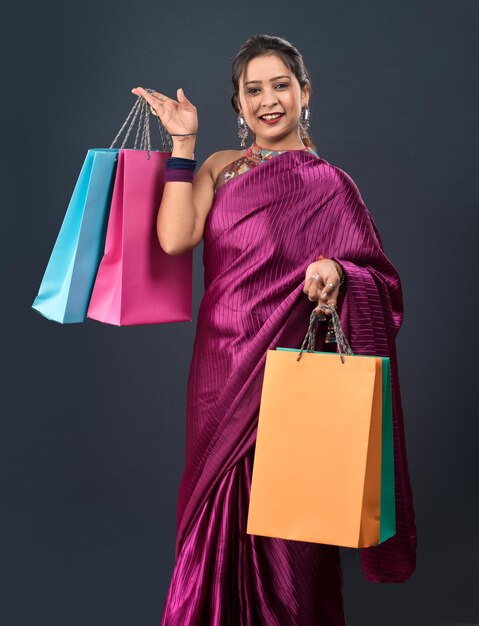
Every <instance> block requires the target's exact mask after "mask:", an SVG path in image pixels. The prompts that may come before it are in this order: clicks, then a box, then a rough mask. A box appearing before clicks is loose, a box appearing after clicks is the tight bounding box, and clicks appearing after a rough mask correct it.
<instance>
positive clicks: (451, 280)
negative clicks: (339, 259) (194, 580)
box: [1, 0, 479, 626]
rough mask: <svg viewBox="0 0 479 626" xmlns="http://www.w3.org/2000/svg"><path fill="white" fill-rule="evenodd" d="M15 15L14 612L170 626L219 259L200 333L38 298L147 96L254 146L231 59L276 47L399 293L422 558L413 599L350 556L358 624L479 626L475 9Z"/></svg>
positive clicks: (6, 26) (16, 616) (6, 361)
mask: <svg viewBox="0 0 479 626" xmlns="http://www.w3.org/2000/svg"><path fill="white" fill-rule="evenodd" d="M4 18H5V19H4V23H3V35H2V38H1V46H2V59H3V72H2V73H3V83H4V84H3V98H2V103H3V104H2V108H4V112H3V116H2V119H3V122H4V124H3V130H4V137H5V139H4V150H3V151H2V159H3V167H2V169H1V171H2V179H3V184H2V191H3V193H2V201H3V202H2V204H3V206H2V221H3V230H2V232H3V237H2V243H3V246H2V256H3V263H2V264H1V266H2V285H3V289H4V291H3V299H2V301H3V306H2V307H1V309H2V318H3V323H2V326H1V328H2V335H3V337H2V355H3V359H2V361H3V365H4V369H3V376H2V383H3V385H2V398H3V407H4V408H3V411H2V414H3V419H2V422H1V423H2V433H3V435H2V437H1V455H2V456H1V461H2V479H1V486H2V492H3V493H2V515H1V518H2V524H3V526H4V528H3V532H2V538H3V542H2V543H3V547H2V559H1V561H2V565H3V567H2V570H3V574H4V584H3V586H2V590H3V594H2V595H3V599H2V602H1V606H2V609H1V610H2V613H3V614H4V615H3V618H2V622H3V623H4V624H7V625H8V626H17V625H22V626H23V625H26V624H31V623H35V624H37V625H38V626H40V625H41V626H43V625H48V626H57V625H58V626H60V625H61V626H67V625H68V626H80V625H82V626H83V625H86V624H88V625H89V626H109V625H110V624H111V625H113V624H114V625H115V626H149V625H152V626H154V625H155V624H158V623H159V619H160V615H161V610H162V607H163V602H164V598H165V594H166V590H167V587H168V583H169V580H170V576H171V573H172V569H173V560H174V540H175V515H176V497H177V489H178V485H179V480H180V477H181V471H182V468H183V460H184V448H183V445H184V414H185V391H186V382H187V374H188V366H189V359H190V356H191V350H192V343H193V338H194V332H195V321H196V313H197V308H198V304H199V301H200V298H201V295H202V292H203V282H202V281H203V275H202V264H201V253H202V245H201V244H200V246H199V247H198V248H197V249H196V250H195V254H194V260H195V269H194V318H193V322H192V323H177V324H168V325H152V326H137V327H123V328H117V327H113V326H109V325H106V324H101V323H99V322H96V321H93V320H87V321H86V322H85V323H84V324H72V325H61V324H57V323H54V322H51V321H49V320H47V319H46V318H43V317H42V316H40V315H39V314H38V313H37V312H35V311H34V310H33V309H32V308H31V304H32V302H33V300H34V298H35V296H36V294H37V292H38V288H39V285H40V282H41V279H42V277H43V272H44V270H45V267H46V264H47V261H48V259H49V256H50V253H51V249H52V246H53V244H54V241H55V239H56V236H57V233H58V229H59V227H60V225H61V222H62V219H63V216H64V213H65V210H66V207H67V204H68V201H69V199H70V195H71V192H72V190H73V187H74V184H75V181H76V178H77V176H78V173H79V170H80V167H81V165H82V163H83V160H84V157H85V154H86V151H87V149H88V148H89V147H105V146H109V145H110V143H111V141H112V139H113V137H114V136H115V134H116V132H117V130H118V129H119V127H120V126H121V124H122V122H123V120H124V118H125V116H126V114H127V112H128V111H129V110H130V107H131V106H132V104H133V102H134V100H135V97H134V96H133V95H132V94H131V93H130V89H131V88H132V87H134V86H136V85H143V86H149V87H154V88H156V89H160V90H162V91H163V92H165V93H166V94H168V95H169V96H171V97H176V89H177V88H178V87H183V88H184V89H185V92H186V95H187V96H188V97H189V98H190V100H191V101H192V102H193V103H194V104H195V105H196V106H197V108H198V111H199V128H200V132H199V135H198V142H197V148H196V151H195V157H196V158H197V159H198V160H199V162H200V163H201V162H202V161H203V160H204V159H205V158H206V157H207V156H208V155H209V154H211V153H212V152H214V151H216V150H221V149H227V148H229V149H238V148H239V147H240V146H239V139H238V137H237V134H236V118H235V114H234V112H233V110H232V108H231V106H230V102H229V98H230V94H231V79H230V67H231V61H232V59H233V57H234V54H235V53H236V51H237V50H238V48H239V46H240V45H241V43H242V42H243V41H244V40H245V39H246V38H247V37H249V36H250V35H253V34H257V33H266V34H270V35H278V36H281V37H284V38H286V39H288V40H289V41H291V42H292V43H293V44H294V45H296V46H297V47H298V48H299V49H300V51H301V52H302V53H303V55H304V58H305V61H306V64H307V66H308V67H309V69H310V72H311V74H312V80H313V96H312V100H311V108H312V123H311V130H312V135H313V139H314V141H315V142H316V145H317V146H318V150H319V153H320V155H321V156H322V157H323V158H325V159H327V160H328V161H329V162H330V163H333V164H335V165H338V166H339V167H341V168H342V169H344V170H345V171H347V172H348V173H349V174H350V175H351V176H352V178H353V179H354V180H355V182H356V183H357V185H358V187H359V189H360V191H361V194H362V196H363V199H364V200H365V202H366V204H367V206H368V208H369V210H370V211H371V213H372V215H373V217H374V219H375V221H376V223H377V225H378V227H379V229H380V232H381V235H382V238H383V243H384V245H385V249H386V253H387V255H388V257H389V258H390V259H391V261H392V262H393V264H394V265H395V266H396V268H397V269H398V271H399V272H400V275H401V278H402V283H403V290H404V302H405V309H406V314H405V320H404V325H403V328H402V330H401V332H400V334H399V338H398V353H399V367H400V376H401V387H402V398H403V405H404V412H405V420H406V429H407V442H408V453H409V463H410V471H411V477H412V482H413V489H414V497H415V509H416V514H417V524H418V542H419V547H418V568H417V571H416V573H415V574H414V576H413V578H412V579H411V580H410V581H409V582H408V583H407V584H405V585H375V584H370V583H366V582H365V581H364V580H363V577H362V574H361V572H360V570H359V564H358V555H357V553H356V552H355V551H353V550H350V551H348V550H345V551H344V552H343V567H344V575H345V603H346V614H347V623H348V625H349V626H360V625H361V626H362V625H363V624H364V625H368V626H376V625H378V626H379V625H384V624H393V625H394V624H436V623H437V624H439V623H442V624H445V623H461V622H468V623H471V622H479V602H478V598H477V589H478V582H479V581H478V577H477V571H478V551H477V547H478V539H477V534H478V533H477V519H478V513H479V511H478V503H477V479H478V464H477V440H478V426H477V410H476V407H475V402H474V401H475V392H476V390H477V382H476V380H477V379H476V377H475V375H474V365H475V357H476V354H475V347H476V342H475V336H474V329H473V322H475V318H476V311H477V296H476V292H477V287H476V282H477V281H476V278H477V262H476V255H477V227H478V217H477V215H478V208H479V206H478V205H479V203H478V200H479V196H478V184H477V172H478V159H477V154H478V148H479V146H478V132H477V131H478V122H477V116H478V110H479V102H478V84H477V67H478V24H479V3H478V2H476V1H472V0H469V1H467V0H455V1H454V2H452V1H445V0H437V1H426V0H414V1H411V0H407V1H405V0H402V1H384V0H367V1H363V2H352V1H342V2H325V1H323V0H315V1H312V0H309V1H307V2H301V3H291V2H285V1H284V0H276V1H275V2H265V3H260V2H251V1H249V0H246V1H243V2H241V3H228V2H226V1H224V0H223V2H218V1H217V0H210V1H209V2H208V3H207V4H206V3H198V2H192V1H191V0H184V1H183V2H182V3H166V2H161V1H160V2H149V1H147V0H138V1H137V2H136V3H133V2H124V1H123V0H116V2H113V1H107V0H97V1H96V2H93V1H91V0H86V2H84V3H73V2H66V3H65V2H58V1H56V0H54V1H52V2H46V3H32V2H27V3H16V4H15V5H10V6H9V7H8V10H7V12H6V13H5V15H4ZM157 145H158V144H157Z"/></svg>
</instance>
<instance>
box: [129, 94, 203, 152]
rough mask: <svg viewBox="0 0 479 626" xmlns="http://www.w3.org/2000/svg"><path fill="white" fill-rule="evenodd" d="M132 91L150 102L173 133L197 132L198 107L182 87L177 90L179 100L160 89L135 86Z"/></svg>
mask: <svg viewBox="0 0 479 626" xmlns="http://www.w3.org/2000/svg"><path fill="white" fill-rule="evenodd" d="M131 91H132V93H134V94H135V95H137V96H142V97H143V98H144V99H145V100H146V101H147V102H148V104H149V105H150V107H151V108H152V109H153V110H154V111H155V113H156V114H157V115H158V117H159V118H160V121H161V123H162V124H163V126H164V127H165V128H166V130H167V131H168V132H169V133H170V134H171V135H173V134H186V133H196V132H197V130H198V115H197V113H196V107H195V106H194V105H193V104H192V103H191V102H190V101H189V100H188V98H187V97H186V96H185V94H184V91H183V89H182V88H181V87H180V88H179V89H177V91H176V95H177V97H178V101H176V100H173V99H172V98H168V96H165V95H164V94H162V93H158V91H152V92H151V93H150V92H148V91H147V90H146V89H143V87H135V88H134V89H132V90H131ZM176 139H179V140H182V139H194V135H193V136H191V137H174V140H176Z"/></svg>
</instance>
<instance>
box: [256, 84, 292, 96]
mask: <svg viewBox="0 0 479 626" xmlns="http://www.w3.org/2000/svg"><path fill="white" fill-rule="evenodd" d="M276 87H289V83H278V84H277V85H276ZM256 91H259V89H258V88H257V87H252V88H251V89H248V93H251V94H254V92H256Z"/></svg>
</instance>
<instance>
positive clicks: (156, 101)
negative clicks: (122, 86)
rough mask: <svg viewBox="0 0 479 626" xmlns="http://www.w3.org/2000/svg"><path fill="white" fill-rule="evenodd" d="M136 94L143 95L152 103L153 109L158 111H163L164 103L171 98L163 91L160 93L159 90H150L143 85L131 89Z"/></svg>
mask: <svg viewBox="0 0 479 626" xmlns="http://www.w3.org/2000/svg"><path fill="white" fill-rule="evenodd" d="M131 91H132V93H134V94H135V95H136V96H142V97H143V98H144V99H145V100H146V101H147V102H148V104H149V105H150V107H151V109H152V113H153V111H154V112H156V113H158V112H160V113H161V112H162V111H163V107H164V104H165V102H166V101H167V100H170V98H168V97H167V96H165V95H164V94H162V93H158V91H152V92H149V91H147V90H146V89H143V87H135V88H134V89H132V90H131Z"/></svg>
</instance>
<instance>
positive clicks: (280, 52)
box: [231, 35, 316, 150]
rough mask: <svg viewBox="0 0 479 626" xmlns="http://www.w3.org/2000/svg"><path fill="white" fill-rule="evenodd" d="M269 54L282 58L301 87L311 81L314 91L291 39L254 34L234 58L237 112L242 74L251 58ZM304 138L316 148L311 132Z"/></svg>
mask: <svg viewBox="0 0 479 626" xmlns="http://www.w3.org/2000/svg"><path fill="white" fill-rule="evenodd" d="M268 54H276V55H277V56H278V57H280V58H281V60H282V61H283V63H284V64H285V65H286V66H287V67H288V68H289V70H290V71H291V72H292V73H293V74H294V75H295V76H296V78H297V80H298V83H299V85H300V87H301V89H303V87H304V86H305V85H306V83H307V82H309V85H310V90H311V93H312V86H311V78H310V74H309V71H308V69H307V67H306V66H305V64H304V61H303V57H302V55H301V53H300V52H299V51H298V50H297V49H296V48H295V47H294V46H293V45H292V44H291V43H289V41H286V39H282V38H281V37H273V36H271V35H254V36H253V37H250V38H249V39H247V40H246V41H245V42H244V43H243V44H242V46H241V47H240V49H239V50H238V53H237V55H236V57H235V58H234V60H233V66H232V74H231V80H232V83H233V95H232V96H231V104H232V106H233V109H234V110H235V112H236V113H237V114H238V113H239V112H240V107H239V102H240V100H239V82H240V77H241V75H242V74H243V72H244V71H245V70H246V67H247V65H248V63H249V62H250V61H251V59H254V58H255V57H257V56H263V55H268ZM253 135H254V132H253ZM302 140H303V142H304V143H305V145H306V146H308V147H310V148H312V149H313V150H316V146H315V145H314V143H313V140H312V139H311V137H310V135H309V133H306V137H302Z"/></svg>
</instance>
